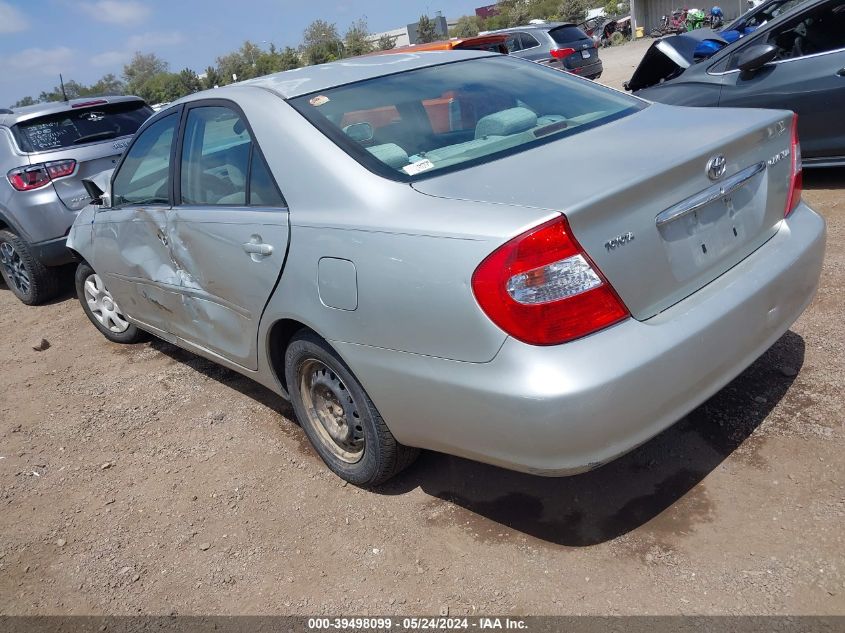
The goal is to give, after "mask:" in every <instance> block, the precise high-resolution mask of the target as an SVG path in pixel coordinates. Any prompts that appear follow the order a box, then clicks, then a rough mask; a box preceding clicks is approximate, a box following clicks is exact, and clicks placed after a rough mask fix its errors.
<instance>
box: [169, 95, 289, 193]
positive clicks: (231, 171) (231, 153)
mask: <svg viewBox="0 0 845 633" xmlns="http://www.w3.org/2000/svg"><path fill="white" fill-rule="evenodd" d="M181 174H182V176H181V192H182V204H190V205H201V206H227V207H242V206H246V205H247V204H248V205H251V206H268V207H278V206H284V202H283V200H282V197H281V195H280V194H279V192H278V189H277V188H276V185H275V183H274V181H273V178H272V176H271V175H270V170H269V169H268V168H267V165H266V163H265V162H264V159H263V158H262V157H261V153H260V152H259V151H258V150H257V147H256V145H255V143H254V142H253V139H252V136H251V135H250V133H249V129H248V128H247V126H246V122H245V121H244V120H243V119H242V118H241V116H240V115H239V114H238V113H236V112H235V111H234V110H231V109H229V108H226V107H222V106H208V107H198V108H191V109H190V110H189V111H188V120H187V123H186V125H185V138H184V142H183V147H182V170H181Z"/></svg>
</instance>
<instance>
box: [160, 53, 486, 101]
mask: <svg viewBox="0 0 845 633" xmlns="http://www.w3.org/2000/svg"><path fill="white" fill-rule="evenodd" d="M481 57H501V53H490V52H487V51H476V50H450V51H445V50H444V51H419V52H414V53H397V54H395V55H374V56H365V57H351V58H349V59H343V60H340V61H336V62H329V63H327V64H318V65H316V66H304V67H302V68H297V69H295V70H286V71H284V72H280V73H275V74H272V75H266V76H264V77H258V78H256V79H249V80H247V81H242V82H239V83H235V84H230V85H228V86H223V87H221V88H216V89H213V90H206V91H203V92H198V93H196V94H194V95H191V96H190V97H186V98H185V99H181V100H180V102H183V103H184V102H185V101H194V100H196V99H208V98H214V97H222V96H224V95H225V94H226V92H227V91H228V90H229V89H230V88H237V87H242V86H256V87H258V88H264V89H266V90H270V91H272V92H274V93H276V94H278V95H279V96H280V97H282V98H284V99H292V98H294V97H299V96H302V95H304V94H309V93H311V92H317V91H320V90H327V89H329V88H335V87H337V86H343V85H346V84H351V83H356V82H358V81H364V80H366V79H374V78H376V77H382V76H385V75H394V74H397V73H401V72H405V71H408V70H416V69H418V68H426V67H429V66H438V65H440V64H448V63H450V62H459V61H464V60H469V59H477V58H481ZM176 103H178V102H176Z"/></svg>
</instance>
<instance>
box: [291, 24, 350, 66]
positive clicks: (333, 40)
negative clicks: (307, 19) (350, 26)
mask: <svg viewBox="0 0 845 633" xmlns="http://www.w3.org/2000/svg"><path fill="white" fill-rule="evenodd" d="M301 50H302V57H303V59H304V60H305V63H306V64H309V65H313V64H324V63H326V62H331V61H334V60H336V59H341V58H342V57H343V42H342V41H341V39H340V35H339V34H338V31H337V26H335V25H334V24H333V23H331V22H326V21H325V20H314V21H313V22H312V23H311V24H309V25H308V26H307V27H306V29H305V32H304V33H303V34H302V47H301Z"/></svg>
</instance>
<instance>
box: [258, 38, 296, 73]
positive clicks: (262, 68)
mask: <svg viewBox="0 0 845 633" xmlns="http://www.w3.org/2000/svg"><path fill="white" fill-rule="evenodd" d="M301 65H302V64H301V62H300V61H299V54H298V53H297V52H296V50H295V49H293V48H291V47H290V46H288V47H286V48H285V49H284V50H283V51H279V50H278V49H277V48H276V46H275V44H270V50H267V51H261V53H260V54H259V55H258V59H257V61H256V62H255V76H256V77H261V76H263V75H269V74H270V73H278V72H281V71H283V70H292V69H294V68H299V67H300V66H301Z"/></svg>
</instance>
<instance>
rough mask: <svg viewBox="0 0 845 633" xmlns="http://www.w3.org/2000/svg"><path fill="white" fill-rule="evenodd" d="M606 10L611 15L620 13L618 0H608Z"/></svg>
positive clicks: (605, 5)
mask: <svg viewBox="0 0 845 633" xmlns="http://www.w3.org/2000/svg"><path fill="white" fill-rule="evenodd" d="M604 12H605V13H606V14H607V15H608V16H610V17H613V16H616V15H619V2H618V0H607V2H606V3H605V4H604Z"/></svg>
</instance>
